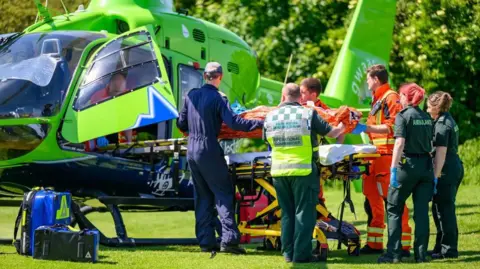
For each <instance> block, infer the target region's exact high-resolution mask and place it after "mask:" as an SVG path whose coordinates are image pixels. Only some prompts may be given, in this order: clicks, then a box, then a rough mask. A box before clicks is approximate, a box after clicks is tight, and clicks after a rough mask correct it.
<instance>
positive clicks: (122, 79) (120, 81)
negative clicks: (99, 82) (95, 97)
mask: <svg viewBox="0 0 480 269" xmlns="http://www.w3.org/2000/svg"><path fill="white" fill-rule="evenodd" d="M126 89H127V80H126V76H125V74H123V73H116V74H115V75H113V76H112V77H111V78H110V82H109V83H108V95H110V96H115V95H119V94H121V93H122V92H124V91H125V90H126Z"/></svg>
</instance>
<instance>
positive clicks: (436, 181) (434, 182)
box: [433, 177, 438, 195]
mask: <svg viewBox="0 0 480 269" xmlns="http://www.w3.org/2000/svg"><path fill="white" fill-rule="evenodd" d="M437 184H438V178H436V177H435V178H434V179H433V195H436V194H437Z"/></svg>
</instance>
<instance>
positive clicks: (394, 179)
mask: <svg viewBox="0 0 480 269" xmlns="http://www.w3.org/2000/svg"><path fill="white" fill-rule="evenodd" d="M390 186H392V187H393V188H398V181H397V168H396V167H392V168H390Z"/></svg>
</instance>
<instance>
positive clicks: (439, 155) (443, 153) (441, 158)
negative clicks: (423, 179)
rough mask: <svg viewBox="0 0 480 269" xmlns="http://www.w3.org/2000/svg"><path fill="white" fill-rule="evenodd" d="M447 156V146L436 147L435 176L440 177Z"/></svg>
mask: <svg viewBox="0 0 480 269" xmlns="http://www.w3.org/2000/svg"><path fill="white" fill-rule="evenodd" d="M446 157H447V147H437V148H436V150H435V161H434V168H435V177H436V178H440V176H441V175H442V169H443V165H444V164H445V158H446Z"/></svg>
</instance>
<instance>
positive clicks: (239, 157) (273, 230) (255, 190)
mask: <svg viewBox="0 0 480 269" xmlns="http://www.w3.org/2000/svg"><path fill="white" fill-rule="evenodd" d="M375 151H376V148H375V147H374V146H371V145H359V146H354V145H325V146H320V148H319V168H320V171H321V178H330V179H332V178H337V179H342V180H343V182H344V194H345V197H344V201H343V202H342V207H341V213H340V219H339V220H338V219H336V218H334V217H333V216H332V214H330V212H328V211H327V210H326V208H325V207H324V206H323V205H322V204H321V203H320V202H319V204H317V206H316V210H317V213H318V214H317V215H318V219H317V225H316V226H315V228H314V232H313V235H312V238H313V240H315V241H317V244H316V248H315V249H314V252H315V253H316V254H319V255H320V257H321V258H322V259H323V260H326V259H327V256H328V249H329V248H328V241H327V239H335V240H338V242H339V244H338V248H339V249H340V248H341V245H342V244H343V245H345V246H346V247H347V252H348V254H349V255H355V256H357V255H359V250H360V243H361V242H360V232H359V231H358V230H357V229H356V228H355V227H354V226H353V225H351V224H349V223H346V222H344V221H343V213H344V207H345V205H346V204H349V205H350V209H351V211H352V213H354V207H353V203H352V201H351V199H350V180H352V179H353V178H358V177H360V175H361V174H363V173H368V171H369V169H368V168H369V163H370V162H369V161H370V160H372V159H375V158H377V157H379V156H380V155H379V154H376V153H375ZM225 159H226V161H227V164H228V166H229V170H230V174H231V176H232V179H233V180H234V182H235V185H236V187H237V190H238V193H237V196H236V199H237V204H236V205H237V210H236V212H241V213H242V212H243V214H238V215H237V223H238V227H239V230H240V233H242V235H243V237H242V239H243V240H242V241H243V242H242V243H250V240H251V239H252V237H262V238H263V247H262V248H263V249H267V250H268V249H276V250H280V249H281V240H280V235H281V221H280V220H281V209H280V207H279V205H278V201H277V194H276V192H275V188H274V187H273V185H272V178H271V175H270V163H271V159H270V152H255V153H244V154H231V155H227V156H225ZM355 167H357V168H359V167H363V168H365V169H363V170H364V171H366V172H361V171H360V169H355ZM319 180H320V178H319ZM265 201H268V202H265ZM259 205H260V206H259ZM243 207H247V208H249V209H250V210H242V208H243ZM252 209H253V210H252ZM247 212H248V213H250V214H248V216H245V213H247Z"/></svg>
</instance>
